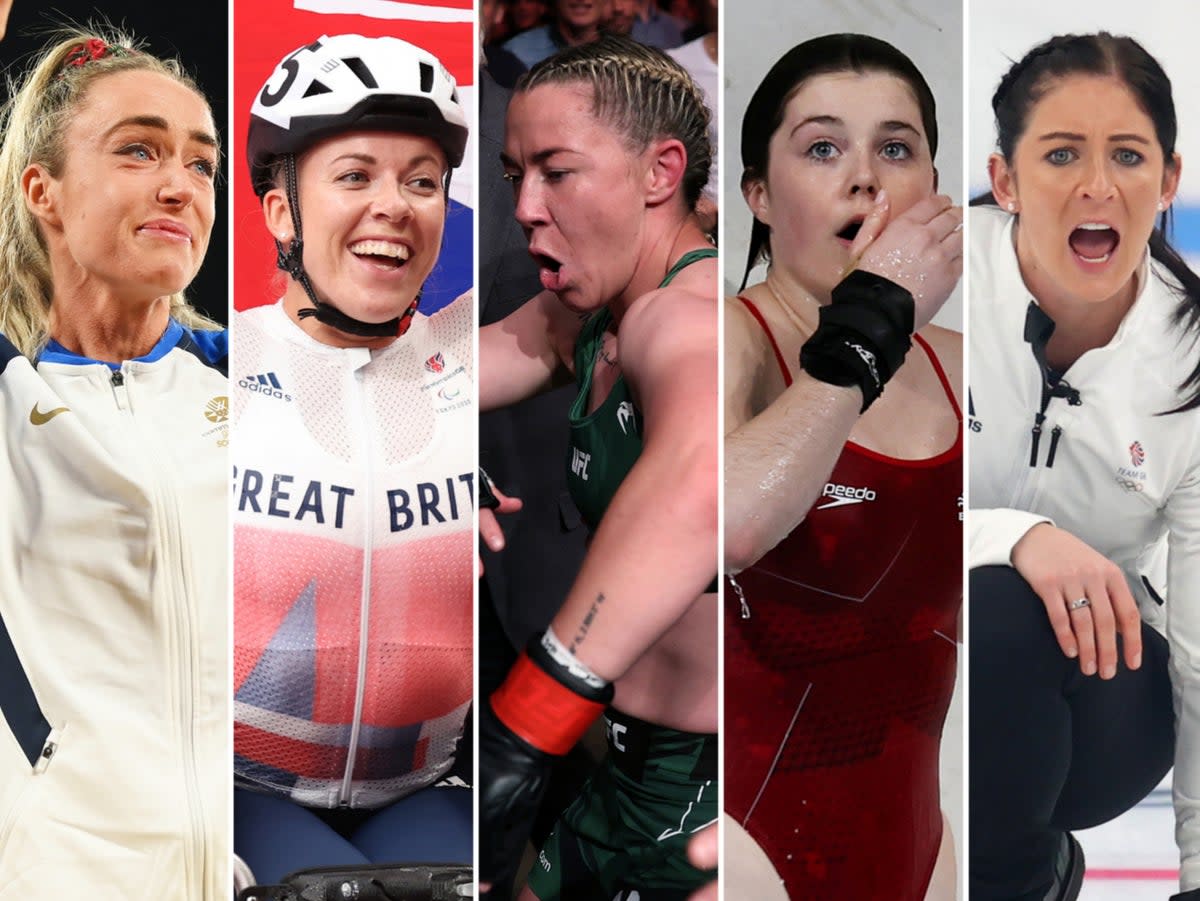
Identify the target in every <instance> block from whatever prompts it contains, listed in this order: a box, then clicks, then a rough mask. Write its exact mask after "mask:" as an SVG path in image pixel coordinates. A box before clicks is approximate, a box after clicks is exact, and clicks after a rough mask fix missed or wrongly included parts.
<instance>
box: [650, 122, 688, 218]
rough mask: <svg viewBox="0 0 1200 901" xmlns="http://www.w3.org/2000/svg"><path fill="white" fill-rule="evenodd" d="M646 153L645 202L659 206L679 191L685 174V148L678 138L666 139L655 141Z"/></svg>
mask: <svg viewBox="0 0 1200 901" xmlns="http://www.w3.org/2000/svg"><path fill="white" fill-rule="evenodd" d="M647 153H648V154H649V163H650V166H649V169H648V170H647V176H646V184H647V194H646V202H647V203H650V204H659V203H662V202H664V201H666V200H669V199H671V198H672V197H674V196H675V194H676V193H677V192H678V191H679V186H680V184H682V182H683V176H684V174H685V173H686V172H687V148H685V147H684V146H683V142H682V141H680V140H679V139H678V138H666V139H664V140H661V141H655V142H654V143H653V144H652V145H651V146H650V148H649V149H648V151H647Z"/></svg>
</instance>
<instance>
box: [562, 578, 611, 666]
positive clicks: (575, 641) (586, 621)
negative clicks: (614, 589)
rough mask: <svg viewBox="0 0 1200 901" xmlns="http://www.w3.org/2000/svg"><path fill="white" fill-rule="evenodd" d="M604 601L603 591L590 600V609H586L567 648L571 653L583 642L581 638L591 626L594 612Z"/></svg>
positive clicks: (597, 611)
mask: <svg viewBox="0 0 1200 901" xmlns="http://www.w3.org/2000/svg"><path fill="white" fill-rule="evenodd" d="M603 603H604V593H603V592H601V593H600V594H598V595H596V600H594V601H592V606H591V609H590V610H588V612H587V616H585V617H584V618H583V622H582V623H580V624H579V631H578V632H576V633H575V637H574V638H572V639H571V646H570V647H569V648H568V649H567V650H569V651H570V652H571V653H572V654H574V653H575V649H576V648H578V647H579V646H580V645H581V644H583V640H584V639H585V638H587V634H588V629H590V628H591V627H592V620H594V619H595V618H596V614H597V613H599V612H600V605H601V604H603Z"/></svg>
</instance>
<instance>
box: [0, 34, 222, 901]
mask: <svg viewBox="0 0 1200 901" xmlns="http://www.w3.org/2000/svg"><path fill="white" fill-rule="evenodd" d="M2 126H3V134H4V139H3V145H2V146H0V211H2V218H0V333H2V334H3V335H5V336H7V337H6V338H3V339H0V415H2V416H3V418H4V420H5V433H4V434H5V438H4V442H3V443H2V444H0V480H2V481H4V482H5V483H6V484H5V487H4V497H5V503H4V505H3V509H4V512H3V514H0V623H2V628H0V708H2V709H3V713H4V721H5V726H6V729H4V730H0V731H5V732H6V735H5V736H3V737H0V811H3V814H2V815H0V898H5V899H8V898H30V897H39V898H53V897H69V896H71V895H74V894H77V893H78V891H79V890H80V886H85V885H86V886H87V887H88V890H87V891H88V894H89V897H94V898H104V899H128V898H143V897H186V898H204V899H217V898H219V897H224V896H225V895H226V893H227V892H228V886H229V883H228V879H227V875H226V874H227V866H228V865H227V860H228V852H229V849H228V839H227V830H226V818H227V809H228V808H227V805H228V799H229V778H228V762H227V761H228V746H227V740H226V739H227V725H226V724H227V722H228V714H227V709H228V702H227V695H228V680H227V677H226V671H227V651H226V643H227V642H226V638H225V636H226V634H227V618H226V615H225V611H226V608H227V605H226V601H225V582H226V563H225V553H224V545H225V541H224V522H225V505H226V490H225V486H226V484H227V477H228V476H227V465H228V464H227V460H226V452H225V445H226V428H227V425H226V422H225V420H226V408H227V399H226V380H225V376H224V371H223V369H224V358H225V336H224V334H223V333H221V332H218V331H216V330H214V326H213V324H212V323H209V322H207V321H206V320H204V319H203V318H202V317H200V316H199V315H198V314H196V313H195V312H194V311H192V310H191V308H190V307H188V305H187V304H186V302H185V301H184V299H183V295H182V291H183V289H184V288H185V287H186V286H187V284H188V283H189V282H190V281H191V280H192V278H193V277H194V276H195V274H196V272H197V270H198V269H199V267H200V264H201V262H202V261H203V259H204V254H205V250H206V249H207V246H208V239H209V234H210V232H211V229H212V223H213V206H214V196H215V174H216V171H217V166H218V160H219V148H218V142H217V137H216V129H215V127H214V124H213V119H212V114H211V111H210V109H209V105H208V103H207V101H206V100H205V98H204V97H203V95H202V94H201V93H200V91H199V89H198V87H197V86H196V84H195V83H194V82H193V81H192V80H191V79H190V78H188V77H187V75H185V74H184V72H183V71H182V69H181V67H180V66H179V64H178V63H177V62H175V61H164V60H159V59H156V58H155V57H153V56H150V55H149V54H146V53H143V52H141V51H140V50H138V49H137V48H136V46H134V45H132V44H131V43H130V42H129V40H128V39H126V38H124V37H122V36H120V35H116V34H99V33H91V32H83V31H81V32H73V33H70V34H68V35H66V36H64V37H63V38H62V39H61V40H59V41H57V42H56V43H54V44H53V45H51V46H50V47H48V48H47V49H46V51H45V52H44V53H43V54H42V55H41V56H40V57H39V58H38V59H37V60H36V61H35V62H34V63H33V64H32V65H31V66H30V68H29V70H28V72H27V73H26V74H25V76H24V78H23V79H22V81H21V84H20V87H19V89H18V90H17V91H16V92H15V94H14V96H13V99H12V101H11V102H10V104H9V105H8V106H7V107H6V108H5V110H4V116H3V123H2Z"/></svg>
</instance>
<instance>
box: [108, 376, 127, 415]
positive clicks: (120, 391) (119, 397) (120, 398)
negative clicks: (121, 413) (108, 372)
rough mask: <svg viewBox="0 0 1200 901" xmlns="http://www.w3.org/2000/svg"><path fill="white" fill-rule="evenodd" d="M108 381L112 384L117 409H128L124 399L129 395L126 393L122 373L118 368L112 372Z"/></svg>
mask: <svg viewBox="0 0 1200 901" xmlns="http://www.w3.org/2000/svg"><path fill="white" fill-rule="evenodd" d="M109 383H110V384H111V385H112V389H113V399H114V400H115V401H116V402H117V409H118V410H128V409H129V404H128V403H126V401H127V400H128V399H129V395H128V394H127V393H126V392H127V389H126V388H125V375H124V373H122V372H121V370H119V369H118V370H117V371H116V372H114V373H113V374H112V378H111V379H109Z"/></svg>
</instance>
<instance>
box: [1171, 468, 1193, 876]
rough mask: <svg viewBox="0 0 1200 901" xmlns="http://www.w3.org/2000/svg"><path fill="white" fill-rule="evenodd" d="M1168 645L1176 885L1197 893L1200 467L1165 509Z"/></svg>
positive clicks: (1175, 493) (1173, 494) (1181, 485)
mask: <svg viewBox="0 0 1200 901" xmlns="http://www.w3.org/2000/svg"><path fill="white" fill-rule="evenodd" d="M1166 513H1167V520H1168V523H1169V525H1170V529H1171V532H1170V539H1169V542H1168V556H1167V641H1168V643H1169V644H1170V648H1171V659H1170V673H1171V687H1172V691H1173V694H1174V699H1175V776H1174V780H1175V785H1174V799H1175V841H1176V843H1177V844H1178V845H1179V859H1180V867H1179V883H1180V886H1181V887H1182V889H1183V891H1189V890H1191V889H1194V888H1200V466H1198V467H1195V468H1193V470H1192V471H1191V472H1189V473H1188V476H1187V478H1186V479H1184V481H1183V482H1182V483H1181V484H1180V487H1179V488H1177V489H1176V490H1175V491H1174V492H1173V493H1172V495H1171V499H1170V500H1169V501H1168V502H1167V506H1166Z"/></svg>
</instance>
